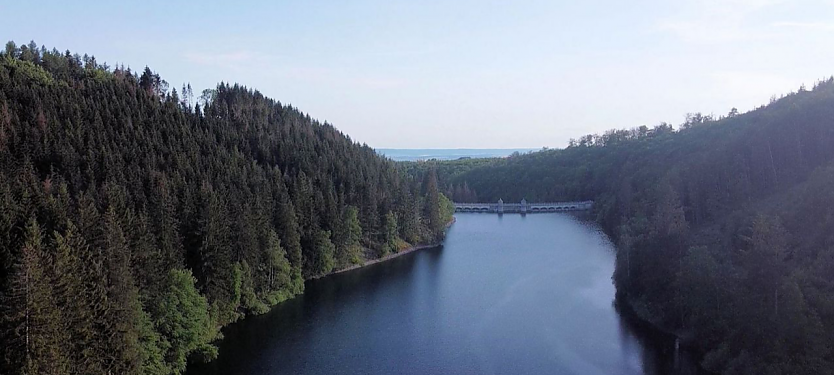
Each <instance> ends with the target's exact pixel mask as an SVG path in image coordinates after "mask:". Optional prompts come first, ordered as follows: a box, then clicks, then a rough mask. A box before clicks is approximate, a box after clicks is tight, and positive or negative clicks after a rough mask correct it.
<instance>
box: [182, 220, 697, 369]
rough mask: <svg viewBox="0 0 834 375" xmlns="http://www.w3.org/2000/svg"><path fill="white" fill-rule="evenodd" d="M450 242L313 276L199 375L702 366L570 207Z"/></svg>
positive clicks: (476, 227) (224, 344) (467, 229)
mask: <svg viewBox="0 0 834 375" xmlns="http://www.w3.org/2000/svg"><path fill="white" fill-rule="evenodd" d="M456 217H457V222H456V223H455V224H454V225H452V227H451V228H450V229H449V232H448V236H447V238H446V241H445V242H444V245H443V246H442V247H437V248H433V249H425V250H420V251H416V252H413V253H410V254H406V255H404V256H401V257H399V258H395V259H393V260H390V261H387V262H383V263H378V264H375V265H371V266H368V267H364V268H360V269H357V270H354V271H350V272H346V273H342V274H337V275H332V276H329V277H325V278H322V279H318V280H311V281H309V282H308V283H307V285H306V291H305V293H304V294H303V295H301V296H298V297H297V298H294V299H292V300H289V301H287V302H284V303H282V304H280V305H278V306H277V307H276V308H274V309H273V310H272V311H270V312H269V313H267V314H264V315H261V316H256V317H250V318H247V319H245V320H243V321H241V322H238V323H236V324H233V325H231V326H229V327H227V328H226V329H224V331H223V332H224V335H225V339H223V340H222V341H221V342H220V356H219V358H218V359H217V360H215V361H214V362H212V363H209V364H199V365H191V366H190V367H189V374H241V375H246V374H514V375H518V374H577V375H595V374H606V375H607V374H651V375H655V374H657V375H659V374H695V373H697V370H696V369H695V368H696V367H695V366H694V365H693V364H692V363H691V362H692V361H691V360H689V358H688V357H687V356H686V355H684V354H680V353H676V351H675V349H674V347H675V345H674V342H671V341H670V340H669V339H663V338H657V337H649V334H648V333H646V332H642V331H643V330H644V329H641V328H637V327H635V326H634V325H632V324H630V323H629V321H628V320H627V319H624V318H623V317H621V316H620V314H618V312H617V310H616V309H615V307H614V305H613V301H614V293H615V289H614V286H613V285H612V283H611V275H612V272H613V270H614V252H613V248H612V246H611V244H610V243H609V242H608V240H607V238H606V237H605V235H604V234H602V233H601V232H600V231H599V230H598V229H597V228H596V227H595V226H593V225H592V224H588V223H585V222H583V221H581V220H578V219H577V218H575V217H574V216H571V215H567V214H533V215H527V216H521V215H511V214H508V215H503V216H499V215H493V214H458V215H456Z"/></svg>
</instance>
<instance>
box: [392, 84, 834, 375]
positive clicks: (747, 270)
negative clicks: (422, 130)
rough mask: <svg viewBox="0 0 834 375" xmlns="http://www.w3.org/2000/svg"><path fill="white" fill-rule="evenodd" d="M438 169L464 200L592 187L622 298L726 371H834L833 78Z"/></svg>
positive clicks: (588, 194)
mask: <svg viewBox="0 0 834 375" xmlns="http://www.w3.org/2000/svg"><path fill="white" fill-rule="evenodd" d="M406 168H407V169H409V170H410V171H412V173H415V175H419V173H423V172H424V171H426V170H430V169H435V168H436V169H437V173H438V175H439V176H440V181H441V186H442V189H444V190H445V191H446V192H447V194H449V195H450V197H452V198H453V200H455V201H471V200H480V201H484V202H494V201H497V200H498V199H499V198H503V199H504V200H505V201H513V202H516V201H519V200H521V199H522V198H526V199H527V200H528V201H554V200H594V201H595V202H596V204H595V210H594V215H595V217H596V220H597V221H598V223H599V224H600V225H601V226H602V228H603V229H604V230H605V231H606V232H607V233H608V234H609V236H610V237H611V238H612V239H613V240H614V241H615V243H616V246H617V249H618V250H617V264H616V272H615V274H614V277H613V278H614V282H615V284H616V286H617V290H618V305H619V306H620V308H622V309H624V310H627V311H630V312H632V313H634V314H636V315H638V316H639V317H641V318H642V319H644V320H646V321H649V322H651V323H652V324H654V325H655V326H657V327H660V328H661V329H663V330H667V331H669V332H673V333H675V334H677V335H678V336H679V337H680V338H681V340H682V342H684V343H685V344H688V345H690V346H692V347H694V348H695V349H696V350H698V351H700V353H701V354H702V355H703V357H702V366H703V367H704V368H705V369H707V370H710V371H714V372H717V373H722V374H832V373H834V231H832V229H833V228H834V80H833V79H828V80H825V81H823V82H819V83H818V84H816V85H815V87H814V88H813V90H806V89H805V88H804V87H803V88H800V89H799V90H798V91H797V92H795V93H792V94H789V95H787V96H784V97H782V98H779V99H776V98H774V100H772V101H771V103H770V104H768V105H766V106H762V107H760V108H757V109H755V110H753V111H750V112H748V113H744V114H739V113H738V111H736V110H733V111H731V112H730V113H728V114H727V115H724V116H720V117H717V118H716V117H714V116H705V115H701V114H692V115H688V116H687V120H686V122H685V123H684V124H682V125H681V126H680V127H678V129H675V128H673V127H672V126H670V125H669V124H665V123H664V124H660V125H658V126H655V127H653V128H650V127H646V126H642V127H639V128H635V129H630V130H612V131H609V132H606V133H605V134H603V135H589V136H585V137H582V138H581V139H578V140H574V141H572V142H571V144H570V146H569V147H567V148H565V149H559V150H543V151H541V152H535V153H531V154H525V155H514V156H512V157H509V158H505V159H491V160H458V161H449V162H419V163H408V164H407V166H406Z"/></svg>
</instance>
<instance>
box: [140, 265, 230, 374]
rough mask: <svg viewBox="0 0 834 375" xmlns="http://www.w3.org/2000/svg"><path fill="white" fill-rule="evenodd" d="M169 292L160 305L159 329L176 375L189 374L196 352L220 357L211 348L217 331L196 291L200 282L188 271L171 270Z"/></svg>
mask: <svg viewBox="0 0 834 375" xmlns="http://www.w3.org/2000/svg"><path fill="white" fill-rule="evenodd" d="M166 282H167V284H168V288H167V290H166V291H165V293H164V294H163V295H162V296H160V298H159V301H158V302H157V308H156V310H157V318H156V321H155V326H156V327H157V329H158V331H159V334H160V336H161V337H160V338H161V340H162V341H163V342H164V344H163V345H162V346H163V347H165V348H167V350H166V352H165V361H166V364H167V366H168V367H169V368H170V369H171V370H172V372H173V373H174V374H180V373H182V372H183V371H184V370H185V365H186V360H187V358H188V356H189V355H190V354H192V353H194V352H200V353H201V354H207V353H208V354H211V353H216V349H213V347H212V346H211V345H210V344H209V342H210V341H211V340H212V339H214V332H215V331H214V329H213V327H212V322H211V320H210V318H209V314H208V303H207V302H206V298H205V297H203V296H202V295H200V293H199V292H198V291H197V288H196V287H195V283H196V279H195V278H194V277H193V276H192V275H191V272H190V271H187V270H171V271H170V272H169V273H168V278H167V280H166Z"/></svg>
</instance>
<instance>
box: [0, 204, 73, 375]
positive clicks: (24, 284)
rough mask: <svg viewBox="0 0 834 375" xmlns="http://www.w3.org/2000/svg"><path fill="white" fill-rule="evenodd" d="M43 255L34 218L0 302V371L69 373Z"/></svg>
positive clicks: (30, 222)
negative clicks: (1, 349)
mask: <svg viewBox="0 0 834 375" xmlns="http://www.w3.org/2000/svg"><path fill="white" fill-rule="evenodd" d="M48 262H49V260H48V256H47V253H46V252H45V249H44V245H43V240H42V234H41V231H40V228H39V227H38V224H37V222H36V221H35V219H34V218H33V219H31V220H30V221H29V224H28V225H27V227H26V242H25V244H24V246H23V248H22V249H21V251H20V255H19V257H18V258H17V262H16V264H15V266H14V268H13V269H12V274H11V277H10V278H9V282H8V285H7V286H6V288H5V292H4V293H3V294H2V297H3V298H2V301H3V303H2V304H0V309H2V310H1V311H2V315H0V323H1V325H0V327H2V331H0V338H2V341H3V342H4V343H5V344H4V351H5V353H4V355H3V356H0V361H2V365H0V369H6V370H7V371H8V373H10V374H11V373H20V374H26V375H29V374H32V375H34V374H65V373H68V372H69V369H70V367H69V362H68V358H67V353H66V339H67V337H66V336H65V334H66V331H64V330H63V329H62V328H61V326H60V323H61V319H62V315H61V311H60V310H59V309H58V306H56V304H55V300H54V296H53V293H54V292H53V288H52V285H53V284H52V283H51V282H50V280H49V275H48V273H47V272H48V267H47V265H48Z"/></svg>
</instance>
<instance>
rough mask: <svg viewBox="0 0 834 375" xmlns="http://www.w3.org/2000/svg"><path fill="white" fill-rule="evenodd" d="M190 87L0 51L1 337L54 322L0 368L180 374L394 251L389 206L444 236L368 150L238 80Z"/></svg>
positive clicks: (403, 224)
mask: <svg viewBox="0 0 834 375" xmlns="http://www.w3.org/2000/svg"><path fill="white" fill-rule="evenodd" d="M184 87H185V88H184V90H183V91H182V92H181V93H176V92H174V91H173V90H169V85H168V83H167V82H165V80H164V79H162V77H160V76H159V74H157V73H155V72H153V71H152V70H151V69H150V68H146V69H143V70H142V71H139V72H135V71H131V70H130V69H129V68H125V67H123V66H116V67H113V68H111V67H109V66H107V65H106V64H100V63H98V62H97V61H96V59H95V57H93V56H89V55H84V56H81V55H78V54H72V53H70V52H69V51H67V52H59V51H58V50H55V49H53V50H47V49H46V48H44V47H41V48H37V46H36V45H35V44H34V43H29V44H28V45H20V46H18V45H17V44H15V43H8V44H7V46H6V49H5V51H4V52H2V53H0V288H2V289H0V296H2V298H4V301H3V303H2V304H0V307H1V308H2V309H3V311H2V315H3V319H0V332H1V333H2V335H3V337H2V340H3V343H4V344H5V343H6V342H9V343H17V344H19V343H20V342H21V337H23V336H21V334H20V333H21V332H24V331H25V330H26V329H25V328H26V324H23V325H21V322H22V321H25V319H23V320H21V316H24V317H25V315H26V313H25V311H26V310H25V307H27V306H28V307H29V309H30V310H29V311H35V312H36V314H34V315H31V316H30V318H31V319H30V322H31V321H32V319H34V320H36V321H38V322H48V324H47V323H43V324H40V323H39V326H38V328H37V330H33V329H30V330H29V332H30V333H31V335H30V345H31V346H32V350H30V351H29V352H28V353H29V354H28V357H27V352H26V350H21V348H24V349H25V346H21V345H14V346H12V347H11V348H10V349H9V350H7V351H6V352H5V353H4V355H3V356H0V357H2V358H0V373H2V374H6V373H9V374H19V373H21V372H24V371H25V372H27V373H46V374H50V373H61V374H63V373H78V374H87V373H90V374H106V373H113V374H139V373H150V374H170V373H180V372H182V371H183V369H184V366H185V363H186V362H187V361H186V360H187V358H188V357H189V356H190V357H192V358H197V357H203V358H204V359H205V358H211V357H212V356H214V355H216V348H214V347H213V346H211V345H209V344H208V343H209V342H210V340H212V339H214V338H215V336H216V334H217V333H218V330H219V328H220V327H221V326H223V325H225V324H228V323H229V322H232V321H234V320H236V319H238V318H239V317H241V315H242V314H243V313H261V312H264V311H266V310H267V308H268V307H269V306H272V305H274V304H276V303H279V302H281V301H283V300H286V299H287V298H290V297H292V296H294V295H296V294H299V293H301V292H303V290H304V280H305V277H307V278H309V277H313V276H319V275H324V274H327V273H329V272H332V271H333V270H334V269H336V268H337V267H339V268H341V267H347V266H349V265H352V264H357V263H361V262H363V261H364V260H365V259H364V256H365V255H366V254H367V255H370V254H373V252H372V251H365V249H364V248H365V247H367V248H371V249H378V248H379V246H380V245H381V244H383V243H387V242H390V241H386V236H387V235H388V233H386V231H385V227H384V226H385V225H386V224H387V223H385V218H386V214H388V213H389V212H393V213H394V214H395V215H396V216H395V218H396V221H397V223H396V225H391V227H395V228H397V230H398V231H399V232H400V233H399V237H402V238H405V239H408V240H409V241H410V242H414V243H417V242H428V241H435V240H436V238H437V237H438V234H439V232H438V231H437V230H436V229H437V220H434V221H431V220H427V218H425V217H424V216H423V215H424V212H427V211H426V210H428V211H431V212H439V211H440V210H439V209H435V208H432V207H428V206H427V205H426V194H427V193H430V194H432V195H433V197H434V196H435V195H436V194H435V192H434V191H435V190H436V189H432V190H431V191H427V190H425V189H423V184H422V182H423V179H422V178H421V179H414V178H411V177H410V176H408V175H406V174H405V173H403V171H402V170H401V169H400V167H399V166H398V165H397V164H396V163H394V162H392V161H391V160H388V159H386V158H383V157H380V156H379V155H377V154H376V152H375V151H374V150H373V149H372V148H370V147H368V146H367V145H361V144H358V143H356V142H354V141H353V140H351V139H350V138H348V137H347V136H345V135H344V134H342V133H341V132H340V131H339V130H337V129H336V128H335V127H333V126H332V125H330V124H328V123H326V122H320V121H317V120H314V119H312V118H311V117H310V116H309V115H307V114H305V113H303V112H301V111H300V110H298V109H296V108H294V107H291V106H288V105H284V104H282V103H280V102H278V101H276V100H273V99H270V98H267V97H264V96H263V95H262V94H261V93H259V92H258V91H255V90H251V89H248V88H246V87H243V86H240V85H237V84H234V85H232V84H226V83H223V84H219V85H217V87H215V88H213V89H210V90H206V91H205V92H204V93H205V95H204V97H202V98H201V99H200V101H199V103H194V102H193V94H192V93H191V91H192V90H191V89H190V88H189V85H184ZM195 104H196V105H195ZM436 198H437V199H435V198H432V199H431V201H432V202H434V203H433V204H439V195H436ZM33 218H34V219H33ZM33 220H34V224H33V223H30V221H33ZM429 223H432V224H431V225H432V228H434V229H432V230H429V226H428V225H429ZM34 228H37V230H35V229H34ZM35 233H38V235H37V236H36V235H35ZM36 237H37V238H40V245H39V246H35V245H34V244H35V243H36V242H37V241H35V238H36ZM27 244H28V245H27ZM186 270H187V271H186ZM172 272H174V273H173V274H172ZM186 273H187V274H188V277H185V276H184V275H185V274H186ZM192 275H193V276H192ZM186 279H187V280H186ZM27 285H28V287H30V289H28V290H30V291H31V292H27V293H21V290H27V289H26V288H25V287H24V286H27ZM5 299H9V300H14V301H16V304H9V303H6V301H5ZM22 308H23V309H22ZM32 309H34V310H32ZM21 311H23V315H21ZM29 328H33V327H29ZM33 335H35V336H33ZM7 340H8V341H7ZM7 346H10V345H4V349H5V348H6V347H7ZM35 349H36V350H35ZM27 366H30V367H27Z"/></svg>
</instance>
